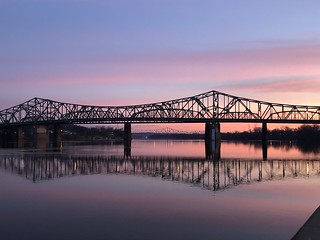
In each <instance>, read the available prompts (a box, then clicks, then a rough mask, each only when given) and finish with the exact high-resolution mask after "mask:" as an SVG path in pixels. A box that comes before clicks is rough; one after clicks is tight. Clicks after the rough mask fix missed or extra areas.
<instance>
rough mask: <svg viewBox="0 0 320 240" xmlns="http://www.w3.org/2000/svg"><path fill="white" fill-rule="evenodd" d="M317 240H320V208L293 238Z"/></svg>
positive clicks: (296, 239) (293, 239)
mask: <svg viewBox="0 0 320 240" xmlns="http://www.w3.org/2000/svg"><path fill="white" fill-rule="evenodd" d="M317 239H320V206H319V207H318V208H317V209H316V210H315V211H314V213H313V214H312V215H311V217H310V218H309V219H308V220H307V221H306V223H305V224H304V225H303V226H302V227H301V228H300V229H299V231H298V232H297V233H296V234H295V235H294V237H293V238H292V240H317Z"/></svg>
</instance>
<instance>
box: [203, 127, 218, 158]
mask: <svg viewBox="0 0 320 240" xmlns="http://www.w3.org/2000/svg"><path fill="white" fill-rule="evenodd" d="M220 149H221V134H220V123H218V122H214V123H206V124H205V151H206V158H207V159H214V160H219V159H220V155H221V154H220Z"/></svg>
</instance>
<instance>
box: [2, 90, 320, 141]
mask: <svg viewBox="0 0 320 240" xmlns="http://www.w3.org/2000/svg"><path fill="white" fill-rule="evenodd" d="M224 122H234V123H237V122H246V123H261V124H262V140H263V141H266V135H267V123H300V124H301V123H304V124H307V123H308V124H319V123H320V106H306V105H294V104H283V103H271V102H266V101H260V100H254V99H249V98H243V97H237V96H233V95H230V94H226V93H222V92H219V91H215V90H211V91H208V92H205V93H201V94H198V95H194V96H191V97H185V98H179V99H175V100H169V101H163V102H157V103H149V104H141V105H131V106H90V105H81V104H72V103H63V102H58V101H53V100H49V99H43V98H33V99H31V100H29V101H26V102H24V103H22V104H19V105H16V106H13V107H10V108H7V109H4V110H2V111H0V129H1V130H0V132H2V135H3V133H7V132H8V131H13V130H10V127H17V129H16V130H15V131H16V132H17V135H21V134H22V133H21V132H22V131H21V130H20V128H19V127H21V126H28V125H31V126H37V127H39V128H40V129H41V126H42V129H45V128H44V127H43V126H48V125H52V126H54V128H53V131H54V132H55V133H56V135H57V138H59V133H60V132H61V131H60V129H61V128H60V127H59V126H61V125H62V124H110V123H117V124H118V123H123V124H124V142H125V145H128V146H130V141H131V124H132V123H205V139H206V142H208V145H210V144H209V142H210V141H212V140H213V141H214V142H219V139H220V123H224ZM6 129H9V130H6ZM44 131H45V130H44ZM37 132H38V133H39V132H41V131H40V130H39V131H37ZM4 135H5V134H4Z"/></svg>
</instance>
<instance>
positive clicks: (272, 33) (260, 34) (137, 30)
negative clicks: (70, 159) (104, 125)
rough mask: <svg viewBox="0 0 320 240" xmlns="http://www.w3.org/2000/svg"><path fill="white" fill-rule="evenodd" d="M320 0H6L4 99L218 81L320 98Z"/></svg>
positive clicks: (292, 97) (103, 96) (122, 94)
mask: <svg viewBox="0 0 320 240" xmlns="http://www.w3.org/2000/svg"><path fill="white" fill-rule="evenodd" d="M319 9H320V1H315V0H313V1H312V0H307V1H295V0H290V1H289V0H282V1H281V0H280V1H263V0H259V1H253V0H247V1H235V0H233V1H228V0H227V1H216V0H211V1H206V0H204V1H194V0H183V1H182V0H181V1H180V0H178V1H175V0H171V1H169V0H162V1H152V0H138V1H135V0H131V1H129V0H128V1H124V0H117V1H115V0H114V1H98V0H91V1H81V0H79V1H77V0H65V1H62V0H55V1H54V0H38V1H37V0H8V1H7V0H0V29H1V32H0V83H1V88H0V108H1V109H2V108H6V107H10V106H12V105H15V104H18V103H20V102H22V101H25V100H28V99H30V98H33V97H35V96H38V97H44V98H51V99H54V100H59V101H68V102H75V103H83V104H97V105H126V104H138V103H145V102H155V101H161V100H167V99H173V98H179V97H185V96H191V95H194V94H198V93H201V92H205V91H208V90H210V89H215V90H218V91H223V92H227V93H231V94H234V95H239V96H245V97H250V98H257V99H262V100H267V101H272V102H288V103H295V104H299V103H301V104H313V105H320V97H319V94H318V92H319V90H320V77H319V76H320V68H319V65H320V14H319Z"/></svg>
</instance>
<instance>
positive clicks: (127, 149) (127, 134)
mask: <svg viewBox="0 0 320 240" xmlns="http://www.w3.org/2000/svg"><path fill="white" fill-rule="evenodd" d="M131 140H132V137H131V123H125V124H124V130H123V145H124V155H125V156H126V157H130V156H131Z"/></svg>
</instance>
